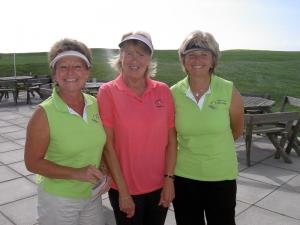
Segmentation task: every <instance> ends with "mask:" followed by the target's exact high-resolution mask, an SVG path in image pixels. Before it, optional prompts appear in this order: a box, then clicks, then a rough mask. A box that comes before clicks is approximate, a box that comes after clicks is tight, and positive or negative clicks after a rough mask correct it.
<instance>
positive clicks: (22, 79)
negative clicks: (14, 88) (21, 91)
mask: <svg viewBox="0 0 300 225" xmlns="http://www.w3.org/2000/svg"><path fill="white" fill-rule="evenodd" d="M31 78H32V76H9V77H0V81H1V80H3V81H11V80H12V81H17V82H26V81H27V80H29V79H31Z"/></svg>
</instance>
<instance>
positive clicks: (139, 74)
mask: <svg viewBox="0 0 300 225" xmlns="http://www.w3.org/2000/svg"><path fill="white" fill-rule="evenodd" d="M120 56H121V64H122V74H123V76H124V77H125V78H133V79H139V78H144V77H145V76H146V71H147V69H148V67H149V64H150V62H151V55H150V53H149V52H147V51H145V49H144V48H143V46H142V45H136V44H133V43H131V42H128V43H127V44H126V45H125V46H124V47H123V48H122V51H121V55H120Z"/></svg>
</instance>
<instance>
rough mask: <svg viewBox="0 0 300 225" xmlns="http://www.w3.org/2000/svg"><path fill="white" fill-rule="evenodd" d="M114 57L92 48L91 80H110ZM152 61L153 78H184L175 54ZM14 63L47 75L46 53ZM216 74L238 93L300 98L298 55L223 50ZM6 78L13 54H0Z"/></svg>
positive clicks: (22, 70)
mask: <svg viewBox="0 0 300 225" xmlns="http://www.w3.org/2000/svg"><path fill="white" fill-rule="evenodd" d="M116 54H117V51H116V50H110V49H93V55H94V65H93V68H92V77H96V78H97V79H99V80H111V79H113V78H114V76H115V71H114V70H112V69H111V68H110V66H109V64H108V61H109V59H110V58H111V57H113V56H114V55H116ZM154 60H155V61H157V63H158V67H157V76H156V78H155V79H157V80H160V81H163V82H165V83H167V84H168V85H172V84H174V83H176V82H177V81H178V80H180V79H182V78H183V77H184V74H183V72H182V70H181V67H180V64H179V60H178V56H177V51H175V50H157V51H155V53H154ZM16 64H17V75H25V74H29V73H30V72H31V73H32V74H33V75H39V74H50V70H49V68H48V63H47V54H46V53H20V54H16ZM216 74H218V75H219V76H221V77H223V78H225V79H228V80H232V81H233V82H234V83H235V86H236V87H237V88H238V89H239V90H240V92H253V93H270V94H271V96H272V98H273V99H275V100H276V101H277V103H279V102H280V99H281V97H282V96H283V95H291V96H295V97H298V98H300V52H279V51H257V50H228V51H223V52H222V56H221V59H220V62H219V65H218V67H217V70H216ZM10 75H13V55H12V54H0V76H10ZM277 106H278V104H277Z"/></svg>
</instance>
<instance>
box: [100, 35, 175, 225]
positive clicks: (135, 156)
mask: <svg viewBox="0 0 300 225" xmlns="http://www.w3.org/2000/svg"><path fill="white" fill-rule="evenodd" d="M119 47H120V53H119V55H118V56H117V57H116V58H114V59H113V60H112V61H111V65H112V66H113V67H114V68H116V69H117V71H118V77H117V78H116V79H115V80H113V81H110V82H108V83H106V84H104V85H103V86H101V88H100V89H99V92H98V96H97V100H98V103H99V109H100V116H101V119H102V121H103V125H104V128H105V131H106V134H107V143H106V149H105V152H104V155H105V158H106V161H107V164H108V166H109V169H110V171H111V173H112V176H113V178H114V183H113V185H112V189H111V190H110V191H109V199H110V202H111V205H112V207H113V209H114V214H115V218H116V221H117V224H118V225H120V224H122V225H124V224H131V225H132V224H133V225H141V224H143V225H163V224H164V222H165V218H166V214H167V209H168V207H169V205H170V203H171V202H172V200H173V198H174V184H173V175H174V167H175V162H176V132H175V129H174V106H173V99H172V95H171V93H170V90H169V87H168V86H167V85H166V84H164V83H161V82H158V81H154V80H152V79H150V77H151V76H154V75H155V72H156V64H155V63H153V62H152V54H153V45H152V42H151V37H150V35H149V34H148V33H145V32H135V33H133V32H131V33H128V34H125V35H123V37H122V41H121V43H120V44H119Z"/></svg>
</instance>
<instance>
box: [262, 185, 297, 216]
mask: <svg viewBox="0 0 300 225" xmlns="http://www.w3.org/2000/svg"><path fill="white" fill-rule="evenodd" d="M299 202H300V194H299V192H295V191H291V190H289V189H285V188H279V189H278V190H276V191H274V192H273V193H271V194H270V195H268V196H267V197H266V198H264V199H262V200H261V201H259V202H258V203H257V204H256V205H257V206H260V207H261V208H265V209H268V210H271V211H273V212H277V213H280V214H283V215H287V216H290V217H293V218H295V219H298V220H300V205H299ZM274 203H276V204H274Z"/></svg>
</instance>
